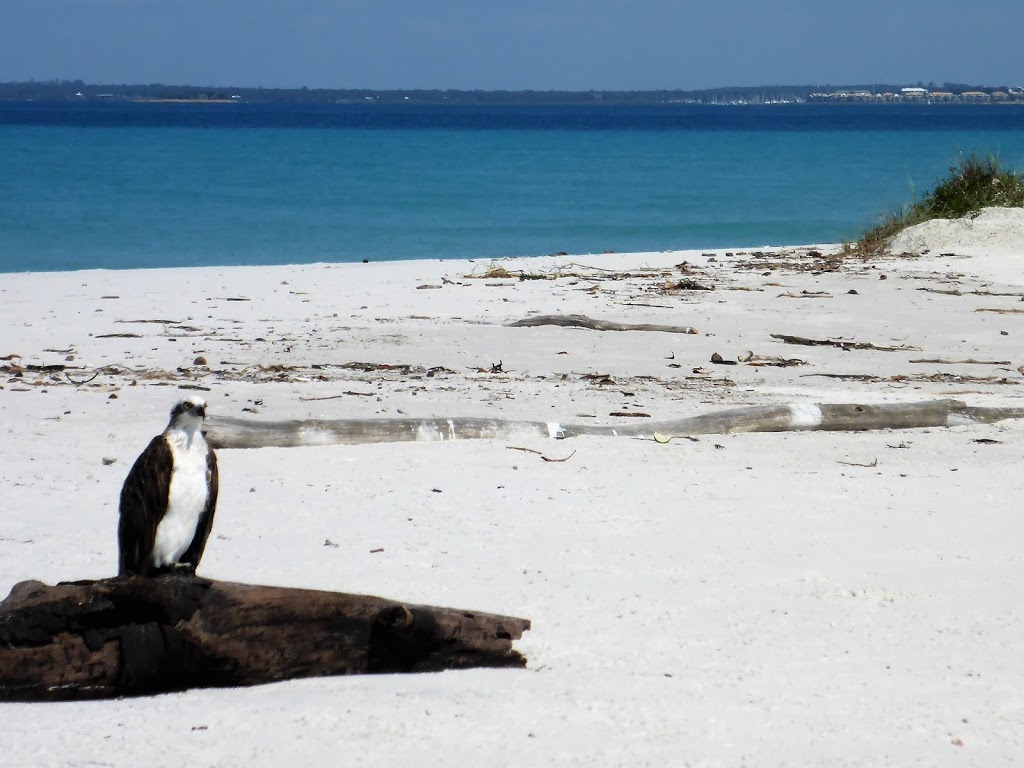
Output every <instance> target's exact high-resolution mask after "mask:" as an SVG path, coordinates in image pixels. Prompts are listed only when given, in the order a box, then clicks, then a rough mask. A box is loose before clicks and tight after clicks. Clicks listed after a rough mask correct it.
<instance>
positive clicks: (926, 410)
mask: <svg viewBox="0 0 1024 768" xmlns="http://www.w3.org/2000/svg"><path fill="white" fill-rule="evenodd" d="M1020 418H1024V408H1001V407H1000V408H983V407H977V406H970V405H967V404H966V403H963V402H961V401H959V400H925V401H921V402H916V403H879V404H867V403H865V404H858V403H797V404H789V405H758V406H752V407H749V408H733V409H730V410H724V411H714V412H712V413H702V414H700V415H697V416H690V417H688V418H684V419H671V420H668V421H656V422H651V421H646V422H645V423H643V424H617V425H614V426H602V425H597V424H562V423H559V422H553V421H552V422H545V421H512V420H505V419H486V418H475V417H452V418H426V419H409V418H398V419H391V418H388V419H303V420H295V421H258V420H256V419H237V418H229V417H224V416H211V417H210V418H208V419H207V420H206V423H207V427H208V431H207V435H206V437H207V440H208V441H209V442H210V444H211V445H213V446H214V447H215V448H267V447H277V448H289V447H295V446H303V445H355V444H361V443H393V442H403V441H410V440H413V441H414V440H420V441H441V440H470V439H478V438H486V439H492V440H498V439H500V440H518V439H528V438H535V437H551V438H568V437H577V436H580V435H605V436H615V437H650V436H651V435H652V433H654V432H660V433H663V434H667V435H727V434H736V433H740V432H788V431H797V430H820V431H850V430H853V431H857V430H866V429H915V428H920V427H947V426H956V425H958V424H971V423H975V424H991V423H993V422H997V421H1003V420H1004V419H1020Z"/></svg>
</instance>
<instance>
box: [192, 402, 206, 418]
mask: <svg viewBox="0 0 1024 768" xmlns="http://www.w3.org/2000/svg"><path fill="white" fill-rule="evenodd" d="M195 412H196V413H198V414H199V418H200V419H205V418H206V406H205V405H200V406H199V407H198V408H196V410H195Z"/></svg>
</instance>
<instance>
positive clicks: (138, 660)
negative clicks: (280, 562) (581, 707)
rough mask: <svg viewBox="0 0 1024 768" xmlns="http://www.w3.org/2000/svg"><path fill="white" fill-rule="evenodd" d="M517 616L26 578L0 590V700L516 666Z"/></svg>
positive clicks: (281, 592) (342, 597) (168, 582)
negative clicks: (5, 592) (1, 596)
mask: <svg viewBox="0 0 1024 768" xmlns="http://www.w3.org/2000/svg"><path fill="white" fill-rule="evenodd" d="M529 628H530V622H529V620H527V619H519V618H514V617H511V616H497V615H493V614H486V613H478V612H476V611H462V610H456V609H452V608H437V607H432V606H425V605H407V604H404V603H399V602H395V601H393V600H385V599H383V598H379V597H369V596H364V595H350V594H343V593H337V592H320V591H315V590H306V589H286V588H281V587H267V586H255V585H248V584H235V583H230V582H222V581H209V580H207V579H202V578H197V577H194V576H186V575H169V576H161V577H158V578H153V579H140V578H112V579H103V580H101V581H83V582H73V583H66V584H58V585H57V586H47V585H46V584H43V583H41V582H38V581H26V582H22V583H20V584H18V585H17V586H15V587H14V589H12V590H11V594H10V596H9V597H8V598H7V599H6V600H4V601H3V602H2V603H0V700H6V701H48V700H60V699H87V698H107V697H113V696H123V695H141V694H151V693H161V692H166V691H179V690H184V689H187V688H196V687H216V686H238V685H255V684H259V683H269V682H274V681H278V680H286V679H290V678H296V677H318V676H324V675H347V674H360V673H381V672H431V671H437V670H444V669H465V668H469V667H522V666H524V665H525V664H526V659H525V658H524V657H523V656H522V655H520V654H519V653H518V652H517V651H516V650H514V649H513V648H512V641H513V640H517V639H519V638H520V637H522V634H523V632H524V631H525V630H527V629H529Z"/></svg>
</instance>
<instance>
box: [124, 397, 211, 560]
mask: <svg viewBox="0 0 1024 768" xmlns="http://www.w3.org/2000/svg"><path fill="white" fill-rule="evenodd" d="M205 418H206V402H205V401H204V400H203V399H202V398H199V397H190V398H188V399H186V400H182V401H180V402H178V403H176V404H175V405H174V407H173V408H172V409H171V420H170V422H169V423H168V425H167V429H165V430H164V431H163V433H162V434H159V435H157V436H156V437H154V438H153V439H152V440H151V441H150V443H149V445H148V446H146V450H144V451H143V452H142V454H141V455H140V456H139V458H138V459H136V460H135V464H133V465H132V468H131V471H130V472H129V473H128V477H127V478H125V481H124V486H122V488H121V505H120V518H119V520H118V525H117V543H118V549H119V552H120V566H119V573H120V575H121V576H129V575H138V576H155V575H157V574H160V573H167V572H170V571H173V570H179V569H180V570H185V571H187V572H188V573H195V570H196V566H197V565H199V558H201V557H202V556H203V549H205V548H206V539H207V538H208V537H209V536H210V528H211V527H212V526H213V510H214V507H216V506H217V489H218V476H217V457H216V455H215V454H214V452H213V449H212V448H210V446H209V445H208V444H207V442H206V438H205V437H203V420H204V419H205Z"/></svg>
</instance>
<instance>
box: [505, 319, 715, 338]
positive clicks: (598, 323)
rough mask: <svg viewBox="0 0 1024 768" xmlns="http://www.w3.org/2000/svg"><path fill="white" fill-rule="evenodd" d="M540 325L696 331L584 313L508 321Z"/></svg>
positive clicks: (516, 324) (513, 325) (514, 325)
mask: <svg viewBox="0 0 1024 768" xmlns="http://www.w3.org/2000/svg"><path fill="white" fill-rule="evenodd" d="M541 325H557V326H561V327H562V328H587V329H589V330H591V331H660V332H663V333H686V334H691V335H692V334H695V333H697V329H696V328H691V327H690V326H688V325H656V324H651V323H616V322H613V321H611V320H595V319H594V318H592V317H587V316H586V315H536V316H534V317H527V318H524V319H522V320H516V321H515V322H512V323H509V324H508V327H509V328H535V327H537V326H541Z"/></svg>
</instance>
